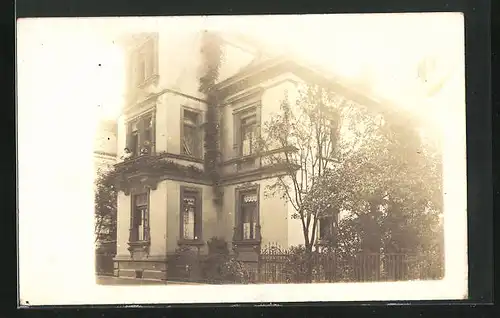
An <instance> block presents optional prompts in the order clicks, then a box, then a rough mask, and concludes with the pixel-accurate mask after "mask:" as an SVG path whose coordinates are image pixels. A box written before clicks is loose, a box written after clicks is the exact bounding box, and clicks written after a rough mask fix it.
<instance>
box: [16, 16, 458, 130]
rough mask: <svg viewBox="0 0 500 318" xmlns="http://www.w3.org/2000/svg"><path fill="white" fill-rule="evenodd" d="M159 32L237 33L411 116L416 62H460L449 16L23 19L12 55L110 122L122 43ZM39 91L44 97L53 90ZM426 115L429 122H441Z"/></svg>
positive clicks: (420, 95)
mask: <svg viewBox="0 0 500 318" xmlns="http://www.w3.org/2000/svg"><path fill="white" fill-rule="evenodd" d="M159 28H165V29H168V28H171V30H185V31H189V30H199V29H201V28H209V29H219V30H229V29H230V30H231V31H233V32H237V33H243V34H246V35H248V36H251V37H254V38H256V39H258V40H259V41H261V42H262V43H265V44H266V46H268V47H270V48H272V49H273V50H275V51H277V52H287V53H290V54H292V55H294V56H297V57H298V58H300V59H301V60H303V61H305V62H307V63H308V64H311V65H313V66H316V67H318V68H320V69H322V70H324V71H326V72H328V73H331V74H334V75H338V76H341V77H342V78H345V79H346V80H349V81H351V80H352V81H354V82H361V83H362V82H366V81H369V82H370V83H371V86H372V91H373V93H374V94H375V95H379V96H383V97H385V98H388V99H391V100H394V101H397V102H398V103H399V104H400V105H401V107H407V108H413V109H416V108H425V107H424V105H430V104H429V103H427V102H424V101H423V100H424V99H425V92H424V91H423V90H422V87H421V85H419V82H418V81H417V79H416V71H417V69H416V67H417V62H418V61H420V60H421V59H422V58H423V57H425V56H435V57H437V58H438V60H439V65H440V69H442V70H450V69H456V70H458V72H460V69H461V68H462V69H463V61H464V57H463V55H464V53H463V19H462V16H461V15H460V14H451V13H436V14H420V13H417V14H350V15H334V16H332V15H302V16H246V17H236V16H234V17H231V16H226V17H216V16H215V17H172V18H73V19H69V18H60V19H28V20H24V21H21V22H20V23H19V25H18V39H19V37H22V38H23V40H26V41H24V42H22V41H21V43H20V44H18V51H19V50H22V48H23V47H26V46H29V50H26V51H29V52H30V53H29V56H28V55H26V56H28V58H27V59H29V58H30V57H33V56H37V57H38V58H37V59H36V61H43V63H36V61H30V63H31V64H30V65H31V66H30V67H31V68H35V69H39V70H40V71H42V72H50V73H52V74H59V78H66V79H68V81H62V83H61V84H60V85H59V86H65V85H70V83H75V82H77V83H78V84H77V85H76V87H75V86H74V85H71V87H70V88H69V89H68V90H65V94H74V95H72V96H73V99H76V100H77V102H78V103H81V104H82V105H87V107H88V105H94V106H95V109H94V111H95V112H96V115H97V117H99V118H108V119H113V118H117V116H118V115H119V113H120V108H121V107H122V104H123V84H124V83H123V80H124V68H123V60H122V56H121V50H120V46H119V39H120V37H121V36H122V35H123V34H125V33H126V32H140V31H146V30H158V29H159ZM28 38H30V39H31V41H27V40H28ZM33 39H36V40H33ZM28 42H29V43H28ZM21 53H23V52H21ZM41 56H43V59H41V58H40V57H41ZM35 64H36V65H35ZM462 73H463V71H462ZM37 89H38V90H40V91H41V93H42V94H44V93H45V94H47V93H48V92H49V91H51V90H53V89H54V87H50V88H42V87H40V86H38V88H37ZM68 96H69V95H68ZM426 113H428V114H426V116H431V117H432V116H434V117H433V118H431V120H432V121H435V122H440V121H441V120H442V119H443V117H446V116H445V115H443V114H438V113H439V112H434V111H432V112H426ZM431 113H432V114H431Z"/></svg>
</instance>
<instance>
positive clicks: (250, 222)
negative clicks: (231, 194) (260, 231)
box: [243, 194, 257, 240]
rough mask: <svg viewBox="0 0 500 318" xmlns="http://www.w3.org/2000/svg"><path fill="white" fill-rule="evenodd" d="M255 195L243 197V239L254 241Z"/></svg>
mask: <svg viewBox="0 0 500 318" xmlns="http://www.w3.org/2000/svg"><path fill="white" fill-rule="evenodd" d="M256 202H257V195H255V194H252V195H245V196H243V239H245V240H250V239H255V233H256V230H257V215H256V213H257V207H256Z"/></svg>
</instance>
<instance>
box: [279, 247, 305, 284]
mask: <svg viewBox="0 0 500 318" xmlns="http://www.w3.org/2000/svg"><path fill="white" fill-rule="evenodd" d="M307 261H308V260H307V254H306V248H305V246H304V245H298V246H292V247H291V248H290V250H289V253H288V257H287V258H286V261H285V266H284V269H285V273H286V281H287V282H289V283H304V282H307V281H308V273H307Z"/></svg>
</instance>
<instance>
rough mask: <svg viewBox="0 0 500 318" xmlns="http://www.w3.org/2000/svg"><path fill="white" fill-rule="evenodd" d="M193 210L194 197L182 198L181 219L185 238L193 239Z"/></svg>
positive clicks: (194, 207)
mask: <svg viewBox="0 0 500 318" xmlns="http://www.w3.org/2000/svg"><path fill="white" fill-rule="evenodd" d="M195 212H196V205H195V199H194V198H186V199H184V216H183V217H184V219H183V230H184V233H183V236H184V239H186V240H194V239H195V238H196V237H195V232H194V227H195Z"/></svg>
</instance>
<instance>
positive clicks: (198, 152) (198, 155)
mask: <svg viewBox="0 0 500 318" xmlns="http://www.w3.org/2000/svg"><path fill="white" fill-rule="evenodd" d="M186 113H192V114H194V115H195V116H196V121H195V125H191V124H189V123H187V122H186V115H185V114H186ZM180 117H181V118H180V151H179V153H180V154H181V155H183V156H186V157H192V158H195V159H202V158H203V151H202V150H203V147H202V146H203V134H202V129H201V128H202V120H203V119H202V118H203V114H202V112H201V111H200V110H197V109H193V108H189V107H185V106H182V107H181V116H180ZM186 125H188V126H190V127H191V128H194V130H195V135H196V139H195V140H196V145H195V149H193V153H192V154H188V153H186V152H185V150H184V144H185V139H184V138H185V136H186V131H185V130H186V129H185V126H186Z"/></svg>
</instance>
